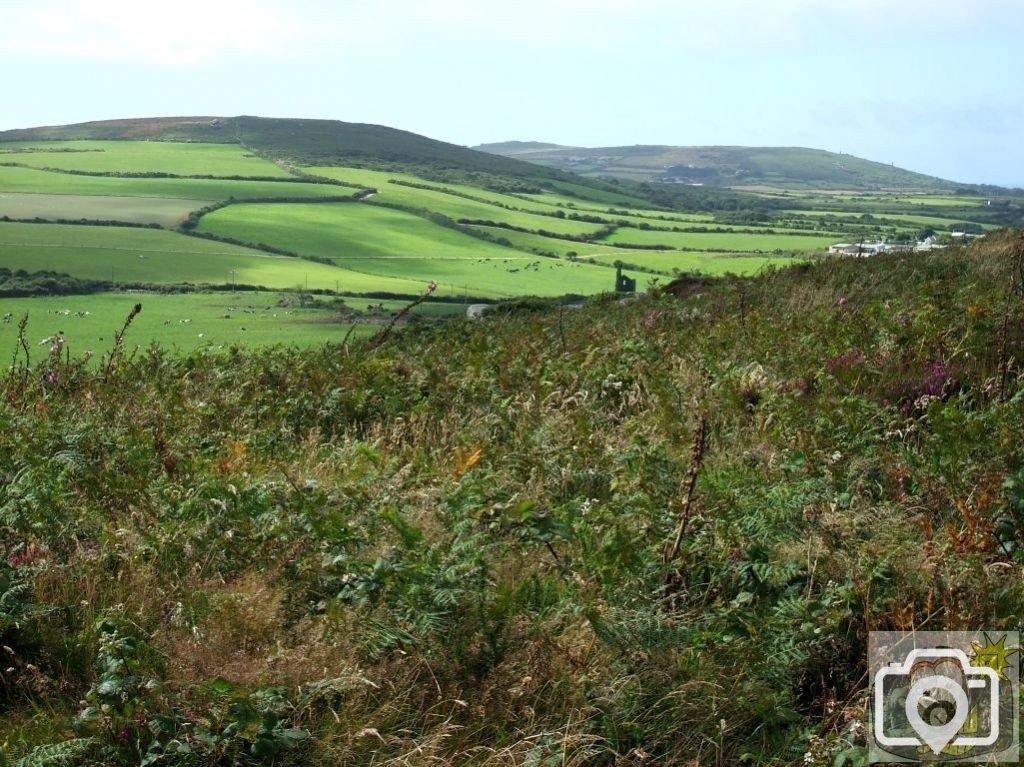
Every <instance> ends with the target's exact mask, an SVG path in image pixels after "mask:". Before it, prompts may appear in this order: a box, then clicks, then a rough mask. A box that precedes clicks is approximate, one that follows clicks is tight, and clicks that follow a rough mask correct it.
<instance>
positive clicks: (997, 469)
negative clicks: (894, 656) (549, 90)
mask: <svg viewBox="0 0 1024 767" xmlns="http://www.w3.org/2000/svg"><path fill="white" fill-rule="evenodd" d="M1022 259H1024V240H1022V239H1021V235H1020V234H1019V233H1015V234H1006V233H1003V234H997V235H993V236H992V237H990V238H989V239H988V240H986V241H984V242H983V243H979V244H978V245H976V246H975V247H973V248H972V249H969V250H961V249H951V250H949V251H945V252H932V253H926V254H921V255H920V256H915V257H913V258H907V257H906V256H903V255H883V256H879V257H877V258H874V259H840V260H832V261H824V262H821V263H819V264H814V265H805V266H802V267H797V268H793V269H786V270H779V271H774V272H771V273H768V274H764V275H761V276H760V277H757V278H732V279H726V280H722V281H708V280H683V281H680V282H678V283H676V284H675V285H674V286H673V289H672V290H666V291H663V292H662V291H659V292H655V293H652V294H650V295H647V296H642V297H640V298H638V299H637V300H635V301H630V302H621V303H619V302H616V301H613V300H608V299H606V298H603V299H597V300H594V301H592V302H589V303H588V304H587V305H585V306H583V307H582V308H580V309H578V310H576V311H562V310H559V309H557V308H553V307H548V306H545V305H544V304H543V303H541V302H525V303H521V304H519V305H518V306H509V307H506V308H505V310H504V311H502V312H495V313H492V314H491V315H489V316H488V317H486V318H485V319H483V320H482V321H479V322H469V321H466V320H455V321H451V322H447V323H441V324H436V325H429V326H428V325H421V326H420V327H418V328H414V329H410V330H408V331H405V332H399V333H396V334H394V335H393V336H392V337H391V338H390V339H389V340H388V341H386V342H371V341H364V340H355V341H350V340H349V339H345V340H344V341H343V342H341V343H337V344H333V345H326V346H321V347H319V348H315V349H309V350H305V351H296V350H289V349H272V350H264V351H260V352H254V353H246V352H244V351H240V350H238V349H234V350H231V351H229V352H225V353H224V354H220V355H211V354H209V353H192V354H188V355H183V356H180V357H176V356H174V355H172V354H169V353H168V352H167V351H166V350H161V349H159V348H155V347H154V348H149V349H145V350H142V351H140V352H139V353H137V354H134V355H132V354H130V353H128V352H126V351H125V350H124V349H123V348H122V346H121V342H120V341H117V340H114V339H109V340H108V343H107V345H106V347H105V348H106V352H105V353H104V354H103V355H101V356H102V360H101V365H100V366H99V368H95V367H92V366H90V365H89V364H87V362H86V361H85V360H83V359H82V358H81V357H80V356H78V355H77V354H76V355H70V354H65V353H64V352H63V350H62V349H61V345H60V343H59V342H58V343H55V350H50V349H49V347H48V346H47V347H43V350H42V351H37V349H38V348H39V347H37V345H36V344H35V339H36V338H37V337H38V333H39V332H41V331H43V330H44V328H47V327H48V325H47V322H48V321H47V320H46V319H45V318H43V317H38V316H35V315H33V316H32V317H30V318H29V324H28V330H27V332H28V338H30V339H31V341H29V342H28V343H25V341H24V338H22V341H21V342H20V343H11V344H10V345H9V346H7V347H5V348H0V353H6V354H9V355H12V356H9V357H8V359H10V360H12V364H11V366H10V367H9V368H8V367H7V366H5V369H4V371H3V372H2V373H0V421H2V423H3V429H0V455H3V456H4V460H3V462H0V529H2V530H3V535H2V536H0V652H3V657H4V660H3V664H2V666H0V763H2V764H13V765H22V764H24V765H28V764H63V765H75V766H76V767H95V766H98V765H106V766H108V767H111V766H112V767H118V766H119V765H125V766H126V767H127V766H128V765H138V764H171V765H181V766H182V767H185V766H186V765H199V764H232V765H239V767H255V765H271V764H272V765H277V766H278V767H293V766H294V767H298V765H309V766H312V767H320V766H323V767H326V766H327V765H341V766H342V767H345V766H348V765H351V766H352V767H355V766H356V765H367V764H379V765H393V766H395V767H397V765H414V766H418V767H427V766H428V765H431V766H433V767H446V766H448V765H459V766H460V767H467V766H468V767H527V766H531V767H536V766H537V765H567V766H569V767H589V766H591V765H593V766H595V767H597V766H599V765H605V766H610V765H619V766H621V767H653V765H682V764H739V763H741V762H742V763H743V764H748V765H771V766H773V767H781V766H782V765H794V766H795V765H802V766H803V767H828V766H829V765H858V764H866V763H867V752H866V748H865V723H866V720H867V712H866V709H865V703H866V698H867V676H868V675H867V674H866V673H865V658H866V654H867V642H868V632H869V631H872V630H906V631H911V630H914V631H928V630H942V629H955V628H962V627H969V628H972V629H973V628H974V627H984V628H985V629H986V630H988V631H989V632H992V633H991V636H992V638H993V641H996V639H997V638H998V636H1000V634H1001V632H1003V631H1006V630H1011V631H1012V630H1016V629H1017V627H1018V624H1019V611H1020V605H1021V603H1022V600H1024V557H1022V553H1021V552H1022V551H1024V549H1022V546H1024V492H1022V488H1024V468H1022V467H1024V445H1022V442H1021V440H1020V439H1019V435H1020V434H1021V433H1022V431H1024V396H1022V392H1024V389H1022V387H1021V385H1022V382H1024V370H1022V369H1021V366H1020V364H1019V362H1018V361H1019V360H1020V359H1021V358H1022V355H1024V336H1022V333H1021V326H1020V319H1021V317H1022V315H1024V304H1022V299H1021V296H1020V295H1018V294H1017V292H1016V291H1013V290H1009V291H1008V290H1007V286H1008V285H1012V284H1013V275H1015V274H1019V273H1020V271H1019V270H1020V269H1021V268H1022ZM137 300H138V302H139V303H140V305H141V310H142V315H141V316H145V315H146V313H147V312H149V311H150V308H149V306H150V305H149V301H150V297H148V296H146V295H143V296H139V297H138V298H137ZM135 332H136V328H135V326H134V325H131V326H127V330H126V335H127V337H128V338H129V339H130V338H131V336H132V334H133V333H135ZM30 352H31V361H30V360H29V355H30ZM1013 662H1014V663H1017V662H1018V661H1013ZM28 754H31V756H29V757H28V758H27V759H25V761H23V762H22V761H19V760H20V759H21V758H22V757H25V756H26V755H28ZM910 756H913V752H911V753H910ZM58 757H59V758H58Z"/></svg>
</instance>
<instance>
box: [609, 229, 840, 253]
mask: <svg viewBox="0 0 1024 767" xmlns="http://www.w3.org/2000/svg"><path fill="white" fill-rule="evenodd" d="M602 242H615V243H622V244H629V245H661V246H664V247H666V248H673V249H676V250H720V251H730V252H735V253H773V252H775V251H813V250H822V249H824V248H827V247H828V246H829V245H831V244H832V243H834V242H835V236H834V235H829V236H827V237H825V236H817V235H796V234H744V233H737V232H722V233H715V232H659V231H647V230H642V229H619V230H617V231H615V232H613V233H612V234H611V235H609V236H608V237H607V238H605V239H604V240H602Z"/></svg>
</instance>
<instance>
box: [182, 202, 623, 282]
mask: <svg viewBox="0 0 1024 767" xmlns="http://www.w3.org/2000/svg"><path fill="white" fill-rule="evenodd" d="M199 228H200V231H204V232H212V233H215V234H219V235H223V236H227V237H232V238H238V239H241V238H242V237H246V238H250V239H251V240H252V241H253V242H259V243H263V244H266V245H271V246H274V247H278V248H287V249H289V250H292V251H294V252H297V253H300V254H301V255H306V256H316V257H318V258H329V259H331V260H332V261H333V262H334V263H336V264H338V265H340V266H344V267H345V268H346V269H352V270H356V271H358V272H361V273H364V274H365V275H379V276H380V277H381V278H394V277H397V276H399V275H400V276H402V277H412V278H413V279H416V280H434V281H436V282H439V283H442V287H447V288H448V289H449V290H453V291H455V294H456V295H458V294H459V293H463V292H469V293H470V294H473V293H475V294H476V295H491V296H511V295H522V294H537V295H560V294H562V293H567V292H572V293H594V292H599V291H602V290H609V289H610V288H611V287H612V285H613V284H614V280H613V279H612V278H611V277H609V275H608V273H607V272H606V271H605V270H603V269H600V268H597V267H591V266H582V265H578V264H569V263H566V262H562V261H555V260H550V259H539V260H538V257H537V256H535V255H533V254H529V253H523V252H522V251H517V250H515V249H514V248H506V247H502V246H500V245H496V244H494V243H491V242H488V241H486V240H481V239H478V238H475V237H472V236H470V235H468V234H465V233H464V232H461V231H458V230H455V229H449V228H447V227H443V226H439V225H437V224H434V223H432V222H430V221H427V220H426V219H423V218H421V217H419V216H415V215H413V214H410V213H404V212H402V211H397V210H391V209H389V208H384V207H379V206H374V205H368V204H364V203H338V204H318V205H302V204H288V205H283V204H266V205H262V204H253V205H233V206H230V207H227V208H222V209H221V210H218V211H215V212H213V213H211V214H209V215H207V216H205V217H204V218H203V220H202V221H201V222H200V227H199ZM417 284H419V283H417Z"/></svg>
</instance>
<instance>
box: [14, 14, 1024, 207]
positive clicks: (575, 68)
mask: <svg viewBox="0 0 1024 767" xmlns="http://www.w3.org/2000/svg"><path fill="white" fill-rule="evenodd" d="M1021 30H1024V0H899V1H898V2H889V1H886V0H517V2H515V3H501V4H496V3H487V2H481V1H480V0H437V1H436V2H432V1H431V0H363V1H362V2H351V1H350V0H337V1H336V2H323V1H320V0H288V1H286V2H284V1H278V0H177V2H175V3H173V4H172V3H160V4H155V3H154V4H150V3H145V2H139V0H111V1H107V0H26V1H24V2H22V0H0V71H2V72H3V73H4V75H5V76H4V78H3V81H4V84H3V98H2V100H0V129H7V128H19V127H31V126H36V125H54V124H63V123H71V122H80V121H85V120H95V119H107V118H112V117H142V116H157V115H207V114H208V115H235V114H256V115H265V116H275V117H320V118H332V119H339V120H347V121H352V122H370V123H379V124H383V125H390V126H393V127H396V128H402V129H405V130H411V131H414V132H416V133H422V134H424V135H427V136H430V137H432V138H437V139H441V140H445V141H451V142H453V143H457V144H466V145H473V144H477V143H482V142H489V141H502V140H508V139H521V140H541V141H553V142H557V143H564V144H575V145H580V146H612V145H622V144H680V145H690V144H741V145H751V146H809V147H815V148H820V149H829V150H832V151H842V152H848V153H850V154H856V155H859V156H862V157H866V158H869V159H872V160H878V161H881V162H894V163H896V165H899V166H902V167H905V168H909V169H911V170H917V171H921V172H925V173H932V174H935V175H939V176H943V177H946V178H950V179H954V180H957V181H966V182H985V183H995V184H1006V185H1014V186H1022V187H1024V143H1022V142H1021V139H1020V136H1021V129H1020V126H1021V125H1024V87H1022V84H1021V82H1020V74H1019V73H1020V71H1021V69H1022V67H1021V63H1022V62H1024V52H1022V50H1021V48H1022V44H1021V41H1020V39H1019V37H1020V33H1021Z"/></svg>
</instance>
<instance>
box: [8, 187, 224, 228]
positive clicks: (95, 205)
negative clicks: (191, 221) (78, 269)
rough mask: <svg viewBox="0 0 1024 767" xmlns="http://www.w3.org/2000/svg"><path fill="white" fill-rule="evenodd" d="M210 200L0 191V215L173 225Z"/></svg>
mask: <svg viewBox="0 0 1024 767" xmlns="http://www.w3.org/2000/svg"><path fill="white" fill-rule="evenodd" d="M212 202H213V201H212V200H180V199H174V198H167V197H100V196H98V195H77V194H18V193H9V192H0V218H3V217H5V216H6V217H8V218H23V219H24V218H44V219H65V220H75V221H77V220H79V219H84V220H91V221H125V222H128V223H131V224H158V225H159V226H164V227H174V226H177V225H178V224H180V223H181V222H182V221H183V220H184V219H185V218H186V217H187V216H188V214H189V213H190V212H192V211H193V210H195V209H197V208H201V207H203V206H204V205H209V204H211V203H212Z"/></svg>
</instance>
